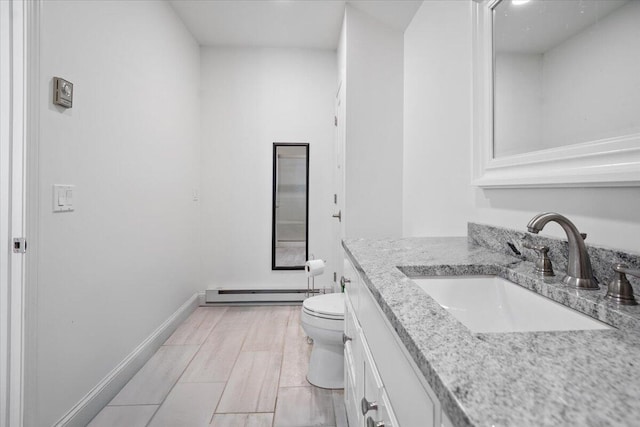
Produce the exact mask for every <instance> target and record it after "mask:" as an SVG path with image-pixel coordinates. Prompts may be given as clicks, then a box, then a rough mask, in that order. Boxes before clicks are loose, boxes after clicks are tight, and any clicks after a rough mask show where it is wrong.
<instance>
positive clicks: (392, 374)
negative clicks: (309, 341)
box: [344, 258, 451, 427]
mask: <svg viewBox="0 0 640 427" xmlns="http://www.w3.org/2000/svg"><path fill="white" fill-rule="evenodd" d="M344 264H345V269H344V277H345V279H346V283H345V293H346V298H345V304H346V307H345V331H344V335H345V337H344V340H345V350H344V351H345V370H344V372H345V392H344V393H345V406H346V409H347V418H348V421H349V426H350V427H363V426H365V427H383V426H384V427H435V426H438V427H439V426H447V427H448V426H451V422H450V421H449V420H448V419H447V417H446V416H445V415H444V414H443V413H441V409H440V402H439V401H438V399H437V397H436V396H435V394H434V392H433V390H431V387H429V385H428V384H427V382H426V380H425V379H424V377H423V375H422V373H421V372H420V371H419V370H418V367H417V366H416V365H415V362H413V360H412V359H411V357H410V356H409V354H408V353H407V351H406V349H405V348H404V346H403V344H402V343H401V342H400V338H399V337H398V335H397V334H396V333H395V331H394V330H393V328H392V326H391V324H390V323H389V321H388V320H387V319H386V317H385V315H384V314H383V313H382V311H381V309H380V307H379V306H378V304H377V303H376V301H375V300H374V298H373V295H372V294H371V292H370V291H369V289H368V288H367V287H366V285H365V284H364V282H363V281H362V279H361V278H360V276H359V274H358V273H357V271H356V270H355V268H354V267H353V265H352V264H351V262H350V261H349V260H348V259H346V258H345V263H344Z"/></svg>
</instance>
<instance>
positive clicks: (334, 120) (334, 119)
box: [333, 116, 338, 126]
mask: <svg viewBox="0 0 640 427" xmlns="http://www.w3.org/2000/svg"><path fill="white" fill-rule="evenodd" d="M333 125H334V126H338V116H333Z"/></svg>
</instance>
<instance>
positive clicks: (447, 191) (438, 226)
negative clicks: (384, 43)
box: [403, 1, 474, 236]
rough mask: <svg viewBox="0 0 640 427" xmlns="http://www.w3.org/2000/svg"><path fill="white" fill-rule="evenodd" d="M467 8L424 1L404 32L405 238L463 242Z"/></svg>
mask: <svg viewBox="0 0 640 427" xmlns="http://www.w3.org/2000/svg"><path fill="white" fill-rule="evenodd" d="M470 12H471V4H470V3H469V2H465V1H455V2H451V1H427V2H424V3H423V4H422V6H421V7H420V9H419V10H418V12H417V13H416V15H415V16H414V18H413V21H411V24H410V25H409V27H408V28H407V30H406V31H405V55H404V58H405V59H404V68H405V79H404V157H403V159H404V169H403V185H404V187H403V190H404V194H403V212H404V215H403V234H404V235H405V236H423V235H424V236H451V235H458V236H461V235H466V223H467V221H468V220H469V218H470V216H471V214H472V212H473V205H474V204H473V200H472V194H473V193H472V189H471V188H470V186H469V182H470V180H471V153H470V148H471V146H470V142H469V141H470V139H471V66H472V63H471V20H470Z"/></svg>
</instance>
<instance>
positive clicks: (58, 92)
mask: <svg viewBox="0 0 640 427" xmlns="http://www.w3.org/2000/svg"><path fill="white" fill-rule="evenodd" d="M53 103H54V104H56V105H61V106H63V107H65V108H71V106H72V105H73V83H71V82H69V81H67V80H65V79H61V78H60V77H54V78H53Z"/></svg>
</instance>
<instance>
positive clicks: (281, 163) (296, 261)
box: [271, 142, 309, 270]
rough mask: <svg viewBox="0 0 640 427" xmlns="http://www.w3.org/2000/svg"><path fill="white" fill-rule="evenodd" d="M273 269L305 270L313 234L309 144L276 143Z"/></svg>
mask: <svg viewBox="0 0 640 427" xmlns="http://www.w3.org/2000/svg"><path fill="white" fill-rule="evenodd" d="M272 200H273V206H272V207H273V220H272V229H271V230H272V245H271V269H272V270H304V264H305V262H306V261H307V259H308V237H309V144H300V143H280V142H275V143H274V144H273V197H272Z"/></svg>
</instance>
